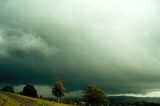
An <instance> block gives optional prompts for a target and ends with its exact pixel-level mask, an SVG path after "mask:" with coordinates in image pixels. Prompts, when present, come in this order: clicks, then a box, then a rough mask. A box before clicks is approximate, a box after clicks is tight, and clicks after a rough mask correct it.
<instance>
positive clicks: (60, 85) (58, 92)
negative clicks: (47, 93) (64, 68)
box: [52, 80, 65, 102]
mask: <svg viewBox="0 0 160 106" xmlns="http://www.w3.org/2000/svg"><path fill="white" fill-rule="evenodd" d="M64 92H65V88H64V81H63V80H57V81H56V82H55V84H54V86H53V88H52V94H53V95H54V96H56V97H57V102H59V98H60V97H62V96H64Z"/></svg>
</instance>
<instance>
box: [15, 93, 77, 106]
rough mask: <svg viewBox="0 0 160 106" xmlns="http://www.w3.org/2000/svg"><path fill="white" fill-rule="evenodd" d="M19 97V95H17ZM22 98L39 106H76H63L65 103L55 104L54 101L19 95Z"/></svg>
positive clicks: (66, 105) (65, 105) (67, 105)
mask: <svg viewBox="0 0 160 106" xmlns="http://www.w3.org/2000/svg"><path fill="white" fill-rule="evenodd" d="M16 95H18V94H16ZM18 96H20V97H22V98H26V99H30V100H32V101H34V102H36V103H37V104H39V106H75V105H69V104H63V103H57V102H53V101H47V100H42V99H38V98H31V97H27V96H23V95H18Z"/></svg>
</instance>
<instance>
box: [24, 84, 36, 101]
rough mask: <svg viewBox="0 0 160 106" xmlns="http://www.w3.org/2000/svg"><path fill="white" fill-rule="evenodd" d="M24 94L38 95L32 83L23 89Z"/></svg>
mask: <svg viewBox="0 0 160 106" xmlns="http://www.w3.org/2000/svg"><path fill="white" fill-rule="evenodd" d="M22 94H23V95H25V96H30V97H35V98H36V97H38V94H37V90H36V88H35V87H34V85H32V84H27V85H26V86H25V87H24V88H23V91H22Z"/></svg>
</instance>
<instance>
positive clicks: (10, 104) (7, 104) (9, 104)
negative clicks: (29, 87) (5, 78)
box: [0, 94, 23, 106]
mask: <svg viewBox="0 0 160 106" xmlns="http://www.w3.org/2000/svg"><path fill="white" fill-rule="evenodd" d="M0 106H23V105H22V104H21V103H19V102H17V101H15V100H14V99H12V98H9V97H7V96H5V95H3V94H0Z"/></svg>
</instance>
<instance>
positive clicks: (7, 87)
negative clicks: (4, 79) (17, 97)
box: [1, 86, 14, 92]
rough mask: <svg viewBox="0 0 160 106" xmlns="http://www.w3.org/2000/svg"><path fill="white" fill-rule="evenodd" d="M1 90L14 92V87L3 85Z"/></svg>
mask: <svg viewBox="0 0 160 106" xmlns="http://www.w3.org/2000/svg"><path fill="white" fill-rule="evenodd" d="M1 91H5V92H14V88H13V87H12V86H4V87H3V88H2V89H1Z"/></svg>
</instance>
